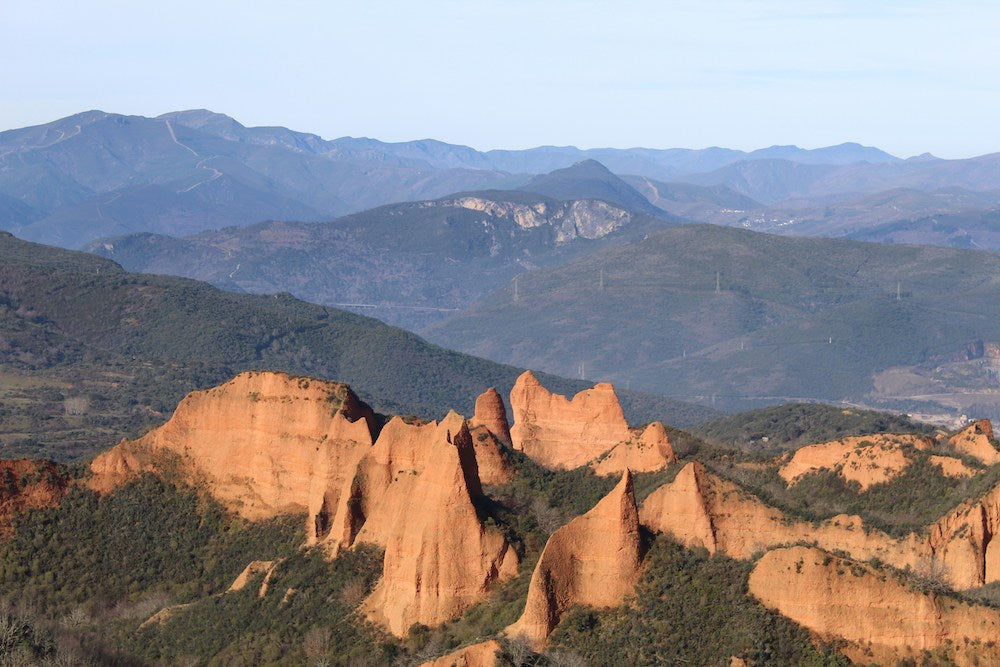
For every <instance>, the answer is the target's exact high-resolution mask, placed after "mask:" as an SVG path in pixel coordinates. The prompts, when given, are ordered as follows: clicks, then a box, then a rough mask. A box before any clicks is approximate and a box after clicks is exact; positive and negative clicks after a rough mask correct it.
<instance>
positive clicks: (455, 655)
mask: <svg viewBox="0 0 1000 667" xmlns="http://www.w3.org/2000/svg"><path fill="white" fill-rule="evenodd" d="M499 650H500V643H499V642H498V641H497V640H495V639H489V640H487V641H484V642H480V643H478V644H473V645H472V646H466V647H465V648H460V649H458V650H457V651H454V652H452V653H449V654H448V655H444V656H441V657H440V658H438V659H437V660H431V661H430V662H425V663H423V664H422V665H420V667H494V665H496V664H497V651H499Z"/></svg>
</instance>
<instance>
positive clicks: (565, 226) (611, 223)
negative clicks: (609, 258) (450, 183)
mask: <svg viewBox="0 0 1000 667" xmlns="http://www.w3.org/2000/svg"><path fill="white" fill-rule="evenodd" d="M423 205H424V206H435V205H437V206H440V205H445V206H458V207H461V208H467V209H470V210H473V211H482V212H484V213H486V214H488V215H491V216H494V217H497V218H506V219H510V220H512V221H513V222H514V224H516V225H517V226H518V227H521V228H522V229H532V228H535V227H541V226H550V227H551V228H552V232H553V235H554V237H555V242H556V244H557V245H561V244H563V243H567V242H568V241H571V240H573V239H576V238H585V239H599V238H603V237H605V236H607V235H608V234H610V233H611V232H613V231H615V230H616V229H620V228H621V227H623V226H625V225H627V224H628V223H629V221H631V219H632V214H631V213H629V211H628V210H626V209H624V208H621V207H620V206H615V205H614V204H609V203H608V202H605V201H602V200H600V199H576V200H572V201H561V202H556V201H549V202H544V201H543V202H535V203H531V204H521V203H516V202H510V201H499V200H495V199H486V198H483V197H473V196H467V197H457V198H455V199H449V200H443V201H436V202H426V203H424V204H423Z"/></svg>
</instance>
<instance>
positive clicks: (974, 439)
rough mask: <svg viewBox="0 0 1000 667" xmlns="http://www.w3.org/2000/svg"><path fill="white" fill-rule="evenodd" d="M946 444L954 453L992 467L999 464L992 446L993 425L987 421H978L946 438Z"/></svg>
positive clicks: (997, 456)
mask: <svg viewBox="0 0 1000 667" xmlns="http://www.w3.org/2000/svg"><path fill="white" fill-rule="evenodd" d="M948 444H949V445H951V446H952V447H953V448H954V449H955V451H958V452H961V453H963V454H968V455H969V456H971V457H973V458H975V459H978V460H979V461H981V462H982V463H984V464H986V465H988V466H992V465H996V464H997V463H1000V452H998V451H997V449H996V447H994V446H993V424H991V423H990V420H989V419H980V420H979V421H977V422H973V423H971V424H969V425H968V426H966V427H965V428H964V429H962V430H961V431H959V432H958V433H956V434H955V435H953V436H951V437H950V438H948Z"/></svg>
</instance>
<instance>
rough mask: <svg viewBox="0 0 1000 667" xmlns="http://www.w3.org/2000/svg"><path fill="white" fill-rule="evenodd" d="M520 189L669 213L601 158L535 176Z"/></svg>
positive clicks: (565, 198)
mask: <svg viewBox="0 0 1000 667" xmlns="http://www.w3.org/2000/svg"><path fill="white" fill-rule="evenodd" d="M519 189H520V190H523V191H526V192H534V193H537V194H541V195H545V196H547V197H552V198H553V199H560V200H563V201H566V200H570V199H601V200H604V201H606V202H608V203H610V204H617V205H619V206H623V207H625V208H628V209H631V210H633V211H640V212H642V213H647V214H649V215H655V216H658V217H665V216H666V214H665V213H664V212H663V211H662V210H661V209H659V208H657V207H655V206H653V205H652V204H650V203H649V200H648V199H646V198H645V197H643V196H642V195H641V194H640V193H639V191H638V190H636V189H635V188H633V187H632V186H631V185H629V184H628V183H626V182H625V181H623V180H622V179H620V178H619V177H618V176H616V175H615V174H614V173H612V172H611V171H610V170H609V169H608V168H607V167H605V166H604V165H603V164H601V163H600V162H598V161H597V160H593V159H588V160H581V161H580V162H576V163H574V164H573V165H571V166H569V167H564V168H562V169H556V170H555V171H552V172H549V173H548V174H540V175H538V176H535V177H534V178H532V179H531V180H530V181H528V183H527V184H526V185H524V186H522V187H521V188H519Z"/></svg>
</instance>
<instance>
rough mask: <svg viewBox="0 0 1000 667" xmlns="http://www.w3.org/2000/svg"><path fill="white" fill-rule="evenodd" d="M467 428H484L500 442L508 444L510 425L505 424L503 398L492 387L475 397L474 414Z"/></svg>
mask: <svg viewBox="0 0 1000 667" xmlns="http://www.w3.org/2000/svg"><path fill="white" fill-rule="evenodd" d="M469 426H470V428H471V427H475V426H484V427H486V430H488V431H489V432H490V433H492V434H493V435H495V436H496V437H497V439H498V440H500V441H501V442H510V424H509V423H508V422H507V408H506V407H504V404H503V398H501V396H500V394H499V393H498V392H497V390H496V389H495V388H493V387H490V388H489V389H487V390H486V391H484V392H483V393H481V394H480V395H479V396H478V397H476V412H475V414H474V415H473V417H472V419H471V420H469Z"/></svg>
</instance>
